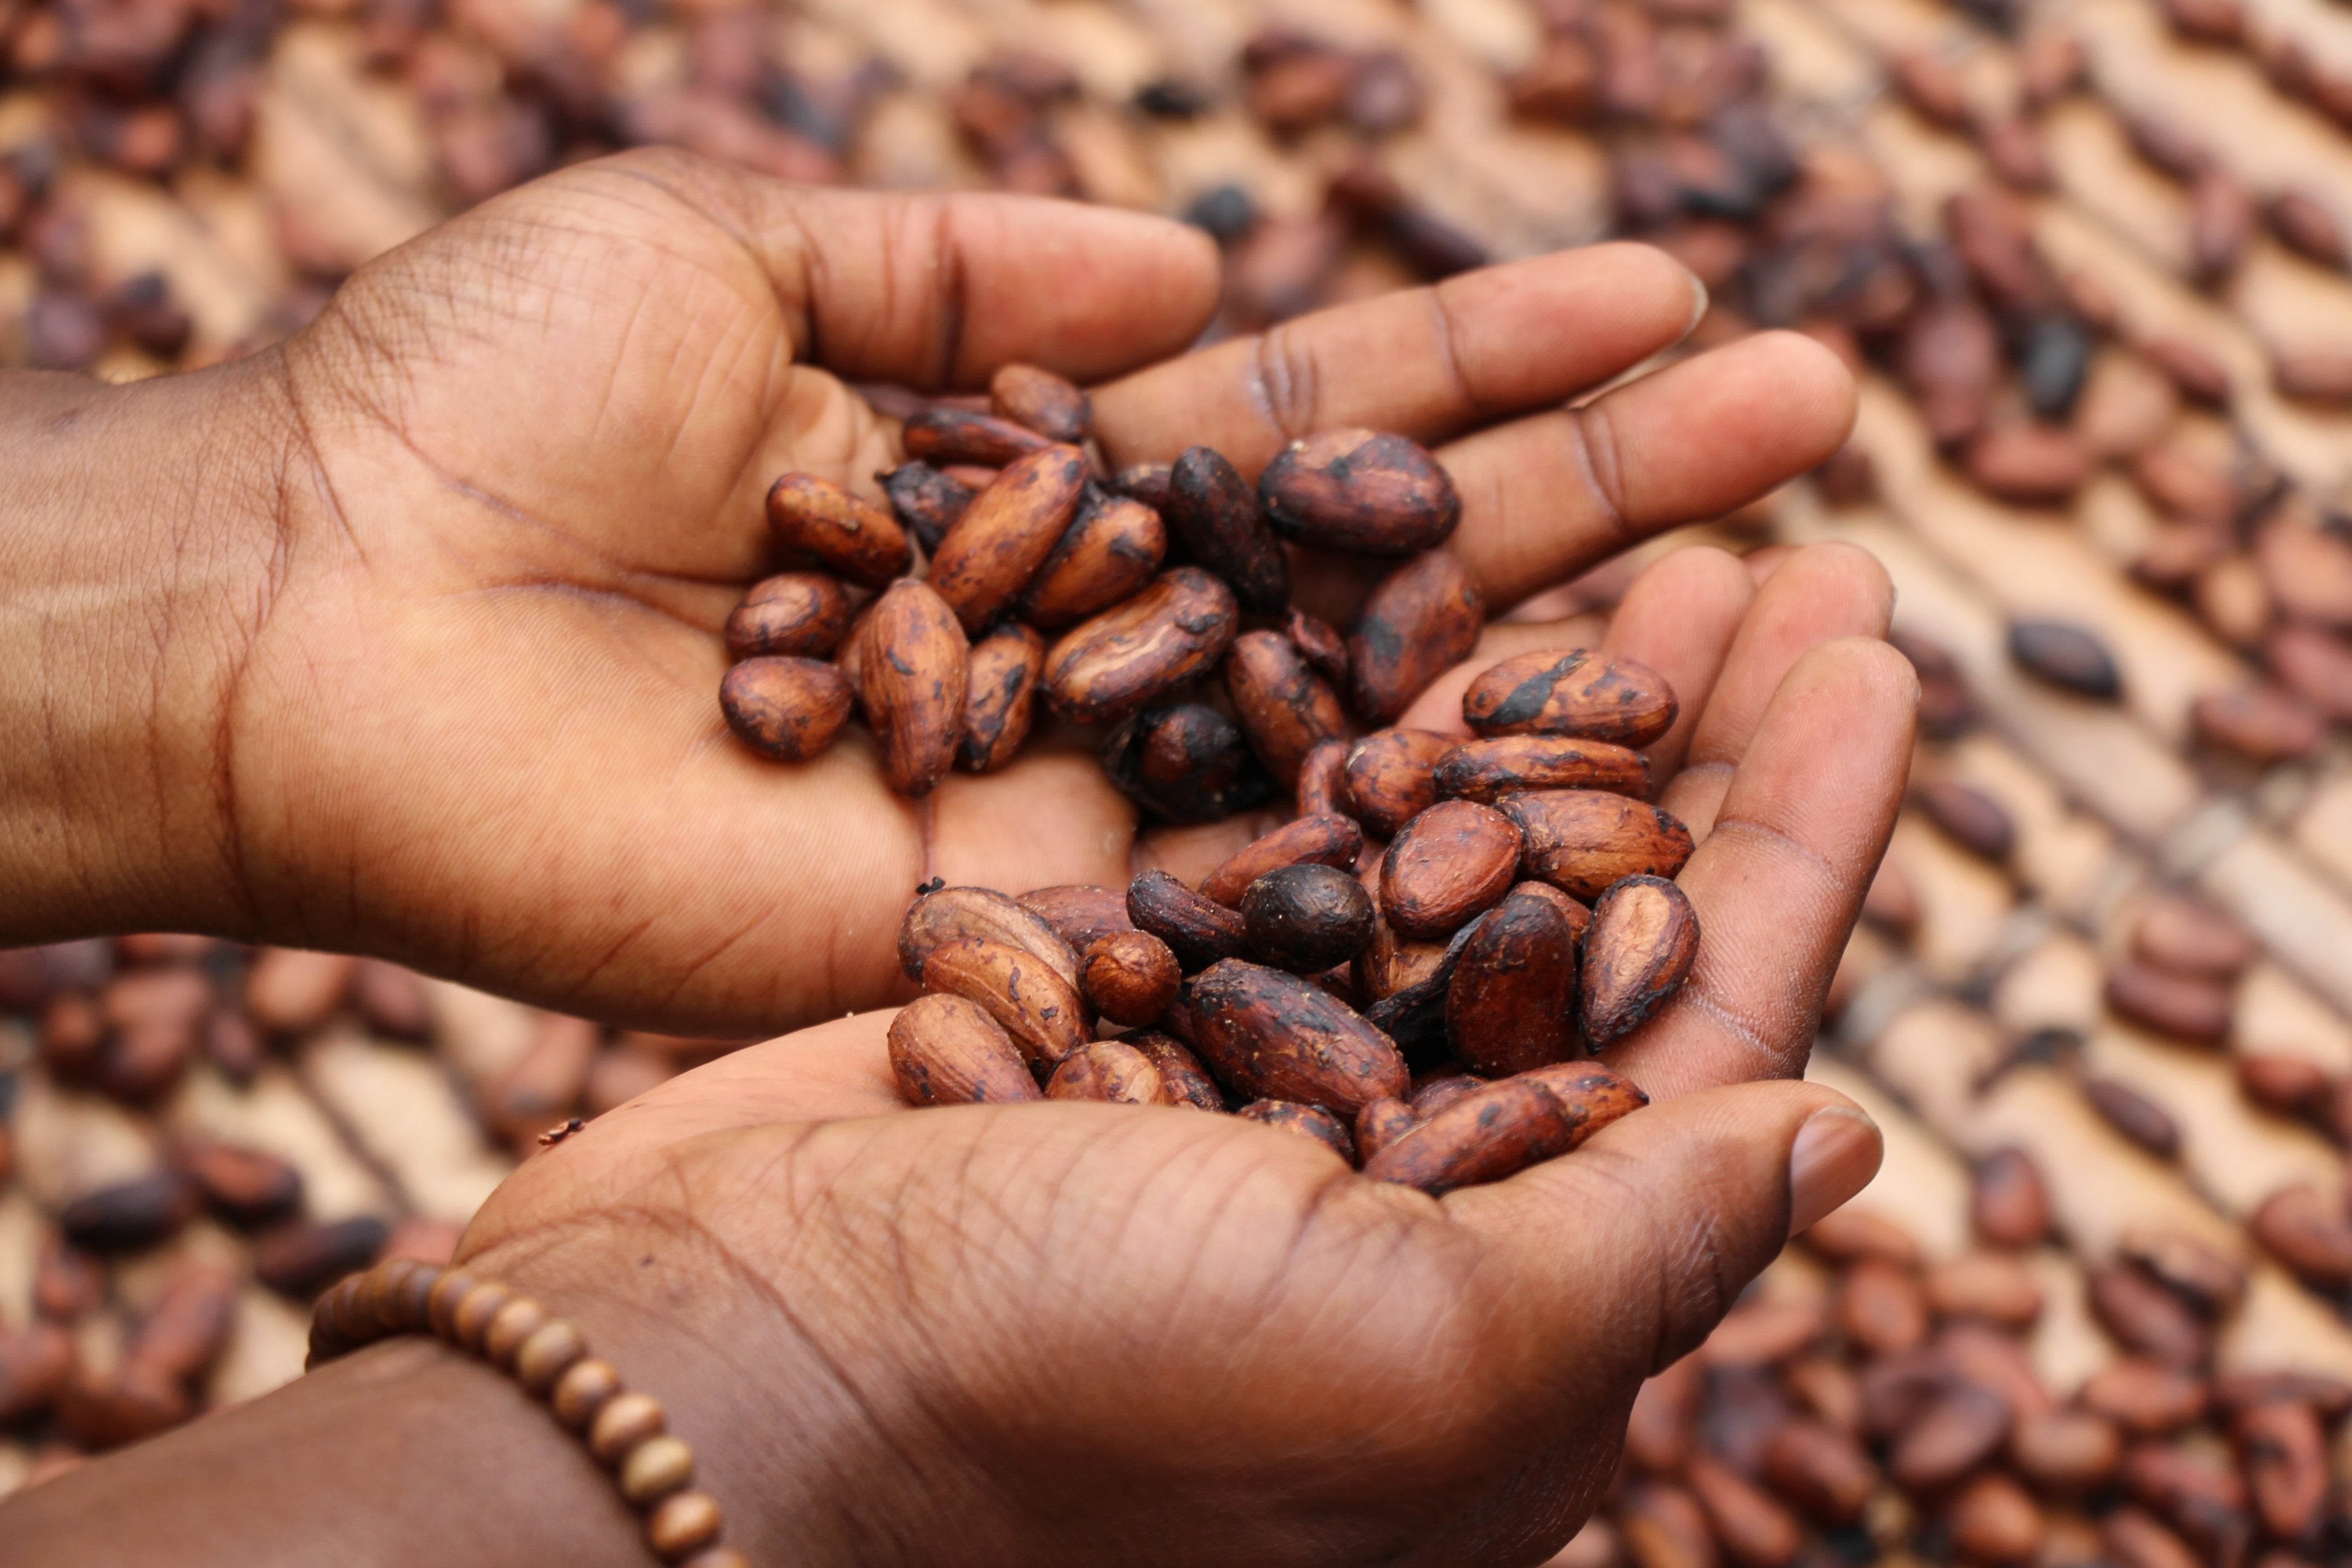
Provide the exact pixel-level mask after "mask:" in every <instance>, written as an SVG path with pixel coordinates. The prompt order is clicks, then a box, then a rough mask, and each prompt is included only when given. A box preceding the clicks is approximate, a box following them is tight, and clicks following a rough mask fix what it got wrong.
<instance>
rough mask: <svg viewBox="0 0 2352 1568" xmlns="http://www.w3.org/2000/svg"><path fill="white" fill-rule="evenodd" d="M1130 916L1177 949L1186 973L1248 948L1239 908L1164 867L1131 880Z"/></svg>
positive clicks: (1137, 925)
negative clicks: (1189, 884)
mask: <svg viewBox="0 0 2352 1568" xmlns="http://www.w3.org/2000/svg"><path fill="white" fill-rule="evenodd" d="M1127 918H1128V919H1129V920H1131V921H1134V922H1135V929H1136V930H1138V931H1150V933H1151V934H1152V935H1153V936H1156V937H1158V938H1159V939H1160V941H1161V942H1166V943H1167V944H1168V946H1169V949H1170V950H1171V952H1174V953H1175V954H1176V962H1177V963H1178V964H1180V965H1181V967H1182V968H1183V971H1184V973H1187V974H1192V973H1198V972H1199V971H1201V970H1203V969H1206V968H1208V967H1209V966H1210V965H1211V964H1213V963H1216V962H1217V961H1218V960H1220V959H1227V958H1239V957H1240V956H1241V955H1242V954H1243V953H1244V952H1248V951H1249V939H1248V935H1247V931H1246V928H1245V927H1244V925H1243V923H1242V917H1241V913H1240V911H1239V910H1230V909H1227V908H1226V907H1225V906H1224V905H1223V904H1221V903H1218V902H1217V901H1216V900H1213V899H1204V898H1202V896H1201V895H1200V894H1198V893H1196V892H1194V891H1193V890H1192V889H1190V888H1188V887H1186V886H1185V885H1184V884H1183V883H1181V882H1180V881H1178V880H1177V879H1175V878H1174V877H1171V876H1170V875H1169V874H1168V873H1167V872H1165V871H1144V872H1141V873H1139V874H1138V875H1137V877H1136V879H1135V880H1133V881H1131V882H1129V884H1128V885H1127Z"/></svg>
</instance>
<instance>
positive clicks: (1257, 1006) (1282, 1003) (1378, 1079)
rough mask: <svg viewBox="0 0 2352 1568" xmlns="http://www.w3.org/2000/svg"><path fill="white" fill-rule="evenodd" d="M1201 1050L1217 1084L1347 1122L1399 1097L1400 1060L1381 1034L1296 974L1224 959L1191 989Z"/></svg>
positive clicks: (1403, 1076)
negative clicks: (1318, 1109)
mask: <svg viewBox="0 0 2352 1568" xmlns="http://www.w3.org/2000/svg"><path fill="white" fill-rule="evenodd" d="M1190 994H1191V1000H1192V1010H1193V1015H1194V1018H1195V1021H1196V1026H1197V1027H1198V1029H1199V1032H1200V1044H1199V1050H1200V1053H1201V1058H1202V1061H1204V1062H1205V1063H1207V1064H1208V1068H1209V1070H1210V1071H1211V1072H1212V1073H1213V1074H1214V1075H1215V1076H1216V1078H1217V1079H1218V1081H1219V1082H1221V1083H1223V1084H1226V1085H1228V1086H1230V1087H1231V1088H1233V1089H1235V1090H1237V1091H1238V1092H1240V1093H1243V1094H1247V1095H1251V1096H1254V1097H1255V1098H1258V1099H1262V1100H1297V1101H1299V1102H1300V1103H1302V1104H1306V1105H1319V1106H1322V1107H1324V1108H1325V1109H1327V1110H1334V1111H1337V1112H1339V1114H1341V1115H1343V1116H1347V1117H1350V1118H1352V1117H1353V1116H1354V1115H1355V1114H1356V1112H1357V1111H1359V1110H1362V1109H1363V1107H1364V1105H1365V1103H1366V1102H1367V1101H1370V1100H1379V1099H1381V1098H1383V1097H1385V1098H1388V1099H1391V1100H1395V1099H1402V1097H1403V1094H1404V1091H1405V1088H1406V1084H1407V1082H1408V1077H1407V1074H1406V1072H1405V1066H1404V1058H1402V1057H1400V1056H1399V1055H1397V1049H1396V1047H1395V1046H1394V1045H1393V1044H1391V1042H1390V1040H1389V1037H1387V1036H1386V1035H1383V1034H1381V1032H1380V1031H1379V1030H1378V1029H1376V1028H1374V1027H1372V1026H1371V1025H1370V1024H1369V1023H1367V1022H1365V1021H1364V1019H1363V1018H1361V1017H1360V1016H1358V1015H1357V1014H1356V1013H1354V1012H1353V1011H1351V1010H1350V1009H1349V1008H1348V1007H1347V1006H1346V1005H1343V1004H1342V1003H1340V1002H1339V1000H1338V999H1336V998H1335V997H1333V996H1332V995H1331V994H1329V993H1328V992H1325V991H1322V990H1320V989H1318V988H1317V987H1316V986H1314V985H1312V984H1308V983H1307V982H1306V981H1304V980H1301V979H1299V978H1297V976H1296V975H1290V974H1286V973H1283V972H1282V971H1280V970H1278V969H1267V968H1265V967H1263V966H1261V965H1259V964H1255V963H1242V962H1240V961H1238V960H1234V959H1227V960H1225V961H1223V962H1222V963H1216V964H1213V965H1212V966H1211V967H1210V968H1209V969H1208V970H1206V971H1205V972H1203V973H1202V974H1201V975H1200V976H1199V977H1197V978H1196V979H1194V980H1193V982H1192V985H1191V987H1190Z"/></svg>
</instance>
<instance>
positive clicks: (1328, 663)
mask: <svg viewBox="0 0 2352 1568" xmlns="http://www.w3.org/2000/svg"><path fill="white" fill-rule="evenodd" d="M2346 623H2347V625H2352V616H2347V617H2346ZM1282 635H1283V636H1284V637H1288V638H1289V639H1290V641H1291V645H1292V646H1293V647H1297V649H1298V657H1299V658H1303V659H1305V660H1306V661H1307V668H1309V669H1311V670H1313V671H1314V672H1315V673H1316V674H1318V675H1319V676H1321V677H1322V678H1323V679H1326V680H1328V681H1329V682H1330V683H1331V685H1332V687H1333V689H1345V688H1346V686H1347V684H1348V640H1347V639H1346V638H1345V637H1341V636H1340V635H1339V633H1338V632H1336V631H1334V630H1333V629H1332V628H1331V623H1329V622H1328V621H1325V620H1321V619H1318V617H1316V616H1310V615H1308V614H1307V612H1306V611H1304V610H1302V609H1300V608H1299V607H1298V606H1297V605H1292V606H1291V608H1290V614H1289V615H1288V616H1285V617H1284V618H1283V623H1282Z"/></svg>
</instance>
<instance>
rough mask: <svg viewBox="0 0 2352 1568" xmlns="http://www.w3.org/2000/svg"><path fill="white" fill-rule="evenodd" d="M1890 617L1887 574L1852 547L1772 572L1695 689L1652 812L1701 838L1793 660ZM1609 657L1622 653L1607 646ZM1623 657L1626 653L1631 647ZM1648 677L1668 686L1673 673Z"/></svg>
mask: <svg viewBox="0 0 2352 1568" xmlns="http://www.w3.org/2000/svg"><path fill="white" fill-rule="evenodd" d="M1894 613H1895V586H1894V584H1893V582H1892V581H1891V580H1890V579H1889V578H1888V577H1887V575H1886V568H1885V567H1884V566H1882V565H1880V564H1879V563H1878V560H1877V558H1876V557H1875V556H1873V555H1872V554H1870V552H1867V551H1864V550H1861V549H1857V548H1856V547H1854V546H1853V545H1851V544H1817V545H1813V546H1811V547H1810V548H1808V549H1805V550H1801V551H1799V552H1796V553H1795V554H1794V555H1791V556H1790V557H1788V558H1787V559H1786V560H1785V561H1784V562H1783V563H1780V564H1779V565H1778V566H1777V567H1776V568H1775V569H1774V570H1773V571H1772V572H1771V573H1770V574H1769V575H1768V576H1767V577H1766V578H1765V580H1764V583H1763V585H1762V586H1760V587H1759V588H1758V589H1757V590H1756V592H1755V595H1754V600H1753V604H1752V605H1751V607H1750V608H1749V610H1748V616H1747V618H1746V619H1745V620H1743V621H1742V622H1741V623H1740V625H1739V631H1738V637H1735V638H1734V639H1733V640H1732V642H1731V645H1730V651H1729V652H1728V653H1727V655H1725V656H1723V666H1722V673H1721V675H1720V677H1719V678H1718V679H1716V680H1714V681H1712V682H1711V683H1710V686H1709V687H1706V688H1700V689H1701V690H1703V691H1706V693H1707V694H1706V697H1705V699H1704V706H1703V707H1700V711H1699V713H1698V716H1697V721H1696V726H1695V727H1694V728H1693V729H1692V730H1690V731H1688V733H1689V736H1690V742H1689V747H1690V749H1689V752H1688V753H1687V756H1686V758H1685V761H1684V763H1683V771H1682V772H1681V773H1675V774H1673V775H1672V778H1673V782H1672V783H1671V784H1668V785H1667V787H1666V790H1665V792H1664V795H1661V796H1660V797H1659V804H1660V805H1664V807H1665V808H1666V809H1667V810H1668V811H1670V812H1672V813H1674V814H1675V816H1678V817H1680V818H1682V820H1683V821H1684V822H1685V823H1686V824H1688V825H1689V827H1690V830H1691V832H1692V833H1693V834H1695V835H1696V836H1697V837H1701V838H1704V837H1706V835H1707V832H1708V831H1709V829H1710V828H1711V827H1712V826H1714V823H1715V814H1716V809H1717V806H1718V805H1720V804H1721V802H1722V800H1723V794H1724V791H1725V790H1726V789H1727V788H1729V787H1730V784H1731V776H1732V770H1733V769H1734V768H1736V767H1738V765H1739V759H1740V758H1741V756H1742V755H1743V754H1745V752H1747V750H1748V742H1749V740H1750V739H1751V738H1752V737H1753V736H1754V735H1755V733H1756V727H1757V725H1758V724H1759V723H1760V722H1761V721H1762V720H1763V716H1764V710H1765V709H1766V707H1767V706H1768V705H1769V703H1770V702H1771V700H1772V698H1773V694H1774V693H1776V692H1777V691H1779V690H1780V683H1781V681H1782V680H1783V679H1786V678H1787V676H1788V673H1789V671H1790V668H1793V667H1794V666H1795V664H1796V662H1797V660H1798V659H1799V658H1802V657H1803V656H1804V655H1805V654H1806V653H1807V652H1808V651H1810V650H1811V649H1813V648H1816V647H1821V646H1822V645H1823V644H1825V643H1829V642H1833V641H1835V640H1836V639H1837V638H1839V637H1885V635H1886V627H1887V624H1888V620H1889V617H1890V616H1893V614H1894ZM1612 651H1621V650H1619V649H1617V647H1616V645H1615V644H1614V643H1613V642H1612ZM1622 651H1624V652H1628V653H1633V649H1632V648H1631V647H1626V648H1623V649H1622ZM1633 657H1634V658H1642V655H1640V654H1639V653H1633ZM1643 662H1644V663H1649V662H1651V661H1649V660H1647V659H1643ZM1657 668H1659V670H1660V672H1661V673H1662V674H1665V675H1667V676H1668V677H1669V678H1670V679H1671V677H1672V675H1673V672H1672V671H1670V670H1666V669H1665V668H1664V667H1663V666H1659V667H1657ZM1682 689H1683V687H1682V686H1681V685H1680V684H1679V683H1677V684H1676V685H1675V690H1676V691H1678V692H1679V691H1681V690H1682ZM1692 706H1699V704H1696V703H1694V704H1692ZM1690 717H1691V715H1690V713H1689V711H1688V710H1687V709H1685V712H1684V713H1682V714H1680V715H1678V716H1677V717H1676V719H1675V725H1676V728H1678V729H1679V728H1680V727H1681V726H1682V725H1683V723H1684V722H1685V721H1687V720H1688V719H1689V718H1690ZM1671 738H1672V737H1671V736H1670V737H1669V739H1670V740H1671ZM1660 773H1661V775H1662V776H1665V774H1666V770H1665V769H1664V768H1663V767H1662V768H1661V769H1660Z"/></svg>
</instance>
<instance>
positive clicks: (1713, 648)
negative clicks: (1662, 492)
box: [1601, 546, 1756, 779]
mask: <svg viewBox="0 0 2352 1568" xmlns="http://www.w3.org/2000/svg"><path fill="white" fill-rule="evenodd" d="M1755 598H1756V586H1755V579H1754V578H1753V577H1752V576H1751V575H1750V574H1749V572H1748V565H1747V563H1746V562H1745V561H1744V560H1742V559H1741V558H1740V557H1738V556H1736V555H1733V554H1731V553H1730V552H1727V551H1722V550H1715V549H1711V548H1707V547H1706V546H1695V547H1693V548H1692V549H1689V550H1677V551H1675V552H1674V553H1673V554H1671V555H1668V556H1666V557H1664V559H1662V560H1660V561H1659V562H1657V563H1655V564H1654V565H1653V566H1651V568H1650V569H1649V570H1648V571H1646V572H1644V573H1643V574H1641V575H1640V576H1639V577H1636V578H1635V579H1633V586H1632V587H1631V588H1628V589H1627V590H1626V591H1625V597H1624V599H1623V601H1622V603H1620V604H1619V605H1618V606H1617V614H1616V615H1615V616H1613V617H1612V618H1611V620H1610V622H1609V635H1608V637H1605V638H1604V639H1602V642H1601V649H1602V651H1603V652H1606V653H1609V654H1611V655H1613V656H1616V657H1619V658H1631V659H1633V660H1636V661H1638V662H1639V663H1642V664H1646V665H1648V666H1649V667H1650V668H1652V669H1654V670H1656V671H1657V672H1658V673H1659V674H1660V675H1663V676H1664V677H1665V678H1666V684H1667V685H1668V686H1670V687H1672V688H1673V689H1674V692H1675V701H1676V709H1675V721H1674V725H1673V727H1672V728H1670V729H1668V730H1667V731H1666V732H1665V733H1664V735H1661V736H1659V737H1658V739H1657V740H1656V741H1655V742H1653V743H1652V744H1651V746H1650V748H1649V757H1650V773H1651V776H1652V777H1653V778H1660V779H1671V778H1673V777H1674V776H1675V770H1676V769H1677V768H1679V767H1681V766H1682V765H1683V758H1684V756H1685V754H1686V753H1687V752H1689V749H1690V741H1691V735H1692V734H1693V732H1695V731H1696V730H1697V728H1698V721H1699V715H1700V714H1701V713H1702V712H1704V711H1705V710H1706V703H1707V699H1708V697H1709V695H1710V694H1711V693H1712V692H1713V691H1714V690H1715V683H1716V679H1717V677H1718V676H1719V675H1720V674H1721V673H1722V671H1723V666H1724V661H1725V659H1726V658H1727V657H1728V655H1729V653H1730V651H1731V647H1732V640H1733V639H1734V638H1735V637H1737V636H1738V633H1739V626H1740V621H1741V619H1742V618H1743V617H1744V616H1746V615H1747V614H1748V605H1750V604H1752V603H1753V602H1754V601H1755Z"/></svg>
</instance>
